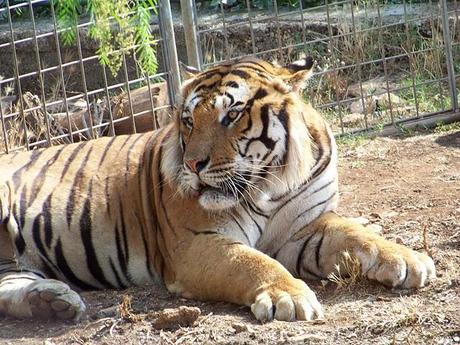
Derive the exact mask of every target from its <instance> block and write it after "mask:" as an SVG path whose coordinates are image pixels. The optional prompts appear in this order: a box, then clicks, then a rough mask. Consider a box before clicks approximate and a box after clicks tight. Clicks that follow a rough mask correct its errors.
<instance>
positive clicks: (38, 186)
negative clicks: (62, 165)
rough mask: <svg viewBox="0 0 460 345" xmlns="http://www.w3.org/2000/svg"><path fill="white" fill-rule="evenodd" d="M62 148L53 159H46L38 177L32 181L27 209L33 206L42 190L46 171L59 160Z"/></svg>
mask: <svg viewBox="0 0 460 345" xmlns="http://www.w3.org/2000/svg"><path fill="white" fill-rule="evenodd" d="M64 148H65V146H63V147H62V148H61V149H59V150H58V152H57V153H56V154H55V155H54V156H53V157H51V158H50V159H48V161H46V162H44V163H43V166H42V168H41V169H40V171H39V172H38V175H37V176H36V177H35V178H34V181H33V183H32V186H31V191H30V200H29V202H28V207H30V206H31V205H32V204H33V202H34V201H35V199H36V198H37V196H38V194H39V193H40V191H41V190H42V187H43V186H44V181H45V178H46V175H47V171H48V169H49V168H50V167H51V166H52V165H53V164H54V163H55V162H56V161H57V160H58V159H59V157H60V156H61V154H62V153H63V151H64Z"/></svg>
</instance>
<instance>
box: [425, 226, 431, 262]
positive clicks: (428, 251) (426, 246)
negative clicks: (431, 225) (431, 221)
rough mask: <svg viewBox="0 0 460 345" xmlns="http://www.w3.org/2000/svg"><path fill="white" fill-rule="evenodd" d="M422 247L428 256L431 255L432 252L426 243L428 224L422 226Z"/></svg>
mask: <svg viewBox="0 0 460 345" xmlns="http://www.w3.org/2000/svg"><path fill="white" fill-rule="evenodd" d="M423 249H425V251H426V252H427V253H428V255H429V256H430V257H433V252H432V251H431V249H430V247H429V245H428V225H426V224H425V225H424V226H423Z"/></svg>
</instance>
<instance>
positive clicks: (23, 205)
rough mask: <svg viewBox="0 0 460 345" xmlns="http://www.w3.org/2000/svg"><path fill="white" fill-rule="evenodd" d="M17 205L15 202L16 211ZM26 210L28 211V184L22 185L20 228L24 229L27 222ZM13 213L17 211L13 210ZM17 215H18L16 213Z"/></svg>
mask: <svg viewBox="0 0 460 345" xmlns="http://www.w3.org/2000/svg"><path fill="white" fill-rule="evenodd" d="M16 205H17V204H14V206H15V207H14V208H13V209H14V210H15V211H16V210H17V209H16ZM26 212H27V184H25V185H24V187H22V190H21V196H20V199H19V219H18V218H16V219H18V220H19V230H22V229H23V228H24V225H25V222H26ZM13 213H16V212H14V211H13ZM15 216H16V215H15Z"/></svg>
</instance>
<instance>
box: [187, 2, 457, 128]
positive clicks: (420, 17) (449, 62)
mask: <svg viewBox="0 0 460 345" xmlns="http://www.w3.org/2000/svg"><path fill="white" fill-rule="evenodd" d="M186 2H188V1H187V0H183V1H182V4H184V3H186ZM193 8H194V11H195V15H194V16H193V18H194V20H193V24H192V25H193V26H194V29H195V30H196V32H197V35H198V39H197V40H196V41H197V42H198V43H197V44H196V45H195V47H194V48H195V49H196V50H195V51H194V50H192V48H189V52H188V55H189V56H192V57H194V56H196V57H197V58H195V59H192V61H191V62H192V63H193V64H195V65H196V66H202V67H206V66H209V65H213V64H215V63H218V62H219V61H223V60H228V59H236V58H239V57H241V56H246V55H252V56H257V57H261V58H264V59H268V60H273V59H275V60H277V61H278V62H280V63H286V62H289V61H292V60H295V59H297V58H298V56H299V54H301V53H307V54H309V55H312V56H313V57H314V58H315V60H316V61H317V68H316V75H315V76H314V78H312V80H311V83H310V86H309V88H308V89H307V91H306V93H305V98H307V99H308V100H310V101H311V102H312V103H313V104H314V105H315V106H316V107H317V108H319V109H320V110H321V111H322V113H323V114H324V115H325V116H326V117H327V118H328V119H329V120H330V121H331V123H332V125H333V129H334V131H335V132H336V133H354V132H357V131H361V130H368V129H371V128H373V129H376V130H383V127H384V126H385V125H387V124H393V125H397V126H399V127H401V128H402V129H403V130H404V123H405V122H406V121H407V120H409V119H410V120H414V119H416V120H417V119H428V118H430V117H431V116H433V115H440V114H447V115H445V116H444V117H437V120H436V119H434V120H432V121H438V120H439V119H443V118H447V117H448V116H452V117H453V116H456V117H458V113H457V112H458V96H457V95H458V87H459V86H458V84H459V83H458V79H459V74H460V63H459V61H460V49H459V48H460V47H459V38H460V25H459V24H460V22H459V6H458V2H457V1H456V0H455V1H451V2H446V1H445V0H440V1H439V2H438V1H421V2H419V1H417V2H408V1H405V0H401V1H396V2H386V1H382V0H358V1H348V0H346V1H329V0H326V1H321V0H320V1H304V0H263V1H262V0H261V1H257V0H234V1H232V2H229V1H220V2H216V3H215V7H214V8H213V9H211V8H210V7H209V6H206V5H205V4H203V3H202V2H198V3H193ZM185 30H186V31H188V32H191V31H192V30H191V29H187V28H186V29H185ZM448 113H449V114H448ZM450 113H452V114H450Z"/></svg>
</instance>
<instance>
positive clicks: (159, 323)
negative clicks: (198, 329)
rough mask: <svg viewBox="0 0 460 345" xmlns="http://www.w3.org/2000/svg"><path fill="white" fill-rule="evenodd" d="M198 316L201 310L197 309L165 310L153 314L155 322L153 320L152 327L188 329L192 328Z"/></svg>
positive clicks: (184, 307)
mask: <svg viewBox="0 0 460 345" xmlns="http://www.w3.org/2000/svg"><path fill="white" fill-rule="evenodd" d="M200 315H201V310H200V308H197V307H186V306H181V307H179V308H172V309H170V308H167V309H164V310H163V311H160V312H158V313H155V314H154V317H155V320H153V322H152V326H153V327H155V328H156V329H176V328H179V327H188V326H192V325H193V323H194V322H195V321H196V320H197V319H198V317H199V316H200Z"/></svg>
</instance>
